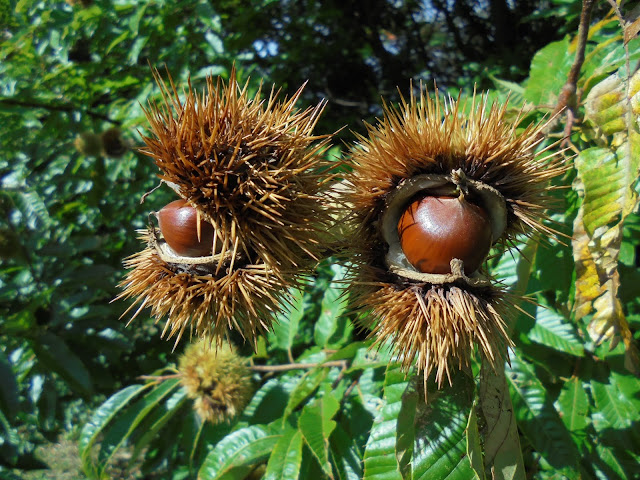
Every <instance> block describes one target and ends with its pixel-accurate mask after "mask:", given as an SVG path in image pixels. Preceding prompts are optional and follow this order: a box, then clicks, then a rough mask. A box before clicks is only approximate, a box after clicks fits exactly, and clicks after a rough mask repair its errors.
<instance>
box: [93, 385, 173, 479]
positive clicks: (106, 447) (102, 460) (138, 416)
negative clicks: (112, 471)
mask: <svg viewBox="0 0 640 480" xmlns="http://www.w3.org/2000/svg"><path fill="white" fill-rule="evenodd" d="M179 385H180V380H179V379H171V380H165V381H163V382H161V383H160V384H158V385H157V386H155V388H153V390H151V391H150V392H149V393H147V394H146V395H145V396H144V397H142V398H140V399H139V400H137V401H136V402H135V403H134V404H133V405H131V406H130V407H129V408H127V409H126V410H124V411H123V412H122V414H121V415H120V416H118V417H117V418H116V419H115V421H114V422H113V423H112V424H111V425H110V426H108V427H107V428H106V429H105V430H104V438H103V439H102V441H101V443H100V452H99V453H98V464H99V466H100V468H102V469H103V470H104V469H105V468H106V466H107V465H108V464H109V462H110V461H111V459H112V458H113V456H114V455H115V453H116V452H117V451H118V449H119V448H120V447H121V446H122V445H123V444H124V443H125V442H126V441H127V440H128V439H129V437H130V436H131V434H132V433H133V431H134V430H135V429H136V427H137V426H138V425H139V424H140V423H141V422H142V421H143V420H144V419H145V418H146V417H147V415H149V413H150V412H151V411H152V410H153V409H154V408H156V406H157V405H158V403H160V402H161V401H162V400H163V399H164V398H165V397H166V396H167V395H169V394H171V392H173V391H174V390H175V389H176V388H178V387H179Z"/></svg>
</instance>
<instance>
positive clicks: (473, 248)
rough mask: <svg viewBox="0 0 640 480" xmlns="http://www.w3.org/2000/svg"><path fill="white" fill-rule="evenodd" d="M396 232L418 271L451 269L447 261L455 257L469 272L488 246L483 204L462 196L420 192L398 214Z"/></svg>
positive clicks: (488, 226)
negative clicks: (428, 194) (421, 194)
mask: <svg viewBox="0 0 640 480" xmlns="http://www.w3.org/2000/svg"><path fill="white" fill-rule="evenodd" d="M398 236H399V237H400V245H401V246H402V251H403V252H404V254H405V256H406V258H407V260H408V261H409V263H411V265H413V266H414V267H415V268H416V269H417V270H418V271H420V272H423V273H434V274H447V273H451V266H450V262H451V260H453V259H454V258H458V259H460V260H462V261H463V262H464V272H465V274H466V275H470V274H471V273H473V272H475V271H476V270H477V269H478V268H480V265H482V262H483V261H484V259H485V258H486V256H487V254H488V253H489V249H490V248H491V242H492V233H491V221H490V219H489V215H488V214H487V212H486V211H485V210H484V208H482V207H480V206H478V205H476V204H474V203H471V202H468V201H467V200H465V199H464V197H463V196H460V197H451V196H421V197H418V198H417V199H414V200H413V201H412V202H411V203H410V204H409V205H408V206H407V208H406V210H405V211H404V213H403V214H402V216H401V217H400V221H399V222H398Z"/></svg>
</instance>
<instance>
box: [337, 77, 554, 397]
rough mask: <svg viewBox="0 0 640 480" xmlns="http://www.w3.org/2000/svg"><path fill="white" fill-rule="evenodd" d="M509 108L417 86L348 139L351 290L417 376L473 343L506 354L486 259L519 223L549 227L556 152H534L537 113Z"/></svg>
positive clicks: (464, 357)
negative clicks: (530, 119) (532, 119)
mask: <svg viewBox="0 0 640 480" xmlns="http://www.w3.org/2000/svg"><path fill="white" fill-rule="evenodd" d="M506 108H507V106H506V104H505V105H498V104H494V105H491V106H490V105H488V102H487V98H486V97H485V96H476V95H475V94H474V96H473V97H471V98H470V99H468V100H464V99H462V98H459V99H457V100H454V99H452V98H450V97H448V98H446V99H442V98H441V97H440V96H439V93H438V91H437V90H436V92H435V95H434V96H433V97H431V96H430V95H429V92H428V91H427V90H426V89H421V91H420V94H419V95H417V96H416V95H412V96H411V97H410V99H409V100H408V101H406V100H402V101H401V103H400V106H399V107H391V106H388V105H385V115H384V118H383V119H382V120H381V121H380V122H379V123H378V124H376V125H368V126H367V129H368V136H367V137H365V136H360V137H359V138H358V143H357V144H356V145H354V146H353V147H352V148H351V151H350V155H349V162H348V163H349V165H350V167H351V172H350V173H349V174H348V175H346V178H345V179H344V182H343V183H342V185H341V187H340V191H339V192H338V195H339V196H340V197H341V204H342V205H345V209H344V210H345V213H344V219H343V222H344V223H345V224H346V225H349V226H350V229H349V232H350V233H349V234H348V238H347V240H346V242H345V245H346V247H345V250H346V253H345V255H346V256H347V257H348V258H349V260H350V262H351V264H352V269H351V271H352V284H351V286H350V287H349V289H350V295H349V300H350V302H351V304H352V307H353V309H354V310H358V311H362V310H367V311H370V312H371V315H362V316H360V318H361V319H362V320H360V322H361V324H362V326H363V327H366V328H368V329H370V331H371V336H373V337H374V338H375V344H377V345H381V344H387V345H390V346H391V347H392V348H393V350H394V351H395V353H396V354H397V355H398V357H399V359H400V360H401V361H402V364H403V367H404V368H405V369H409V368H412V367H413V366H416V367H417V369H418V371H422V372H424V378H425V382H426V381H427V378H428V376H429V375H430V373H431V372H435V380H436V382H437V383H438V385H441V383H442V382H443V380H444V379H445V378H449V380H450V378H451V374H450V369H451V368H452V366H453V365H455V366H457V367H458V368H468V367H469V365H470V363H469V362H470V357H471V355H472V354H473V352H474V349H475V347H476V345H477V346H478V347H479V351H480V354H481V355H483V356H484V357H486V359H487V360H488V361H489V364H491V365H494V366H496V365H498V363H499V362H502V361H503V359H504V358H505V356H506V353H507V350H508V347H509V345H511V340H510V338H509V336H508V334H507V331H508V328H507V324H506V320H505V318H506V317H505V312H506V311H507V310H508V308H509V305H508V301H507V300H506V297H505V293H504V291H503V290H502V288H501V287H500V286H498V285H496V284H495V282H493V281H492V279H491V278H490V277H489V276H488V273H487V272H488V270H487V269H486V268H485V267H484V265H485V260H486V259H487V257H488V256H489V255H490V252H491V249H492V247H493V246H494V245H496V244H500V245H501V247H507V248H508V247H509V246H510V245H512V244H513V240H514V239H515V238H516V236H517V235H519V234H525V235H532V234H533V233H534V232H541V233H545V234H548V235H551V234H553V230H552V229H551V228H550V227H549V226H548V225H547V224H546V221H545V219H546V218H547V217H546V215H545V211H546V209H547V207H548V204H549V201H548V195H547V193H548V188H549V185H548V184H549V181H550V180H551V179H552V178H553V177H555V176H558V175H560V174H562V173H563V172H564V171H565V167H564V163H563V160H562V158H561V157H560V156H559V155H558V154H550V155H547V156H544V155H540V154H539V153H538V154H537V153H536V149H537V148H538V146H540V144H541V143H542V142H543V140H544V136H543V135H542V130H543V129H544V126H545V124H544V123H542V124H532V125H529V126H527V127H525V128H521V127H520V126H519V125H518V124H519V122H520V120H521V119H520V118H518V119H516V121H515V123H509V122H507V120H506V118H505V113H506ZM425 391H426V389H425Z"/></svg>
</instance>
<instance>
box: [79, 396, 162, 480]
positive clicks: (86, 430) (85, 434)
mask: <svg viewBox="0 0 640 480" xmlns="http://www.w3.org/2000/svg"><path fill="white" fill-rule="evenodd" d="M150 386H151V384H148V385H130V386H128V387H126V388H124V389H122V390H120V391H119V392H117V393H115V394H113V395H112V396H111V397H109V399H108V400H107V401H106V402H104V403H103V404H102V405H100V407H98V409H97V410H96V411H95V412H94V413H93V415H92V416H91V419H90V420H89V421H88V422H87V423H86V424H85V425H84V427H83V428H82V432H81V433H80V439H79V440H78V449H79V452H80V458H81V460H82V465H83V470H84V471H85V473H86V474H87V475H89V472H90V471H91V463H90V462H91V459H90V454H91V449H92V448H93V445H94V443H95V442H96V439H97V438H98V436H99V435H100V434H101V433H102V431H103V430H104V428H105V427H106V425H107V424H108V423H109V422H110V421H111V420H112V419H113V418H114V417H115V416H116V414H118V412H119V411H120V410H122V409H123V408H124V407H125V406H126V405H127V404H128V403H129V402H130V401H131V400H132V399H133V398H135V397H136V396H138V395H139V394H140V392H142V391H144V390H146V389H148V388H149V387H150Z"/></svg>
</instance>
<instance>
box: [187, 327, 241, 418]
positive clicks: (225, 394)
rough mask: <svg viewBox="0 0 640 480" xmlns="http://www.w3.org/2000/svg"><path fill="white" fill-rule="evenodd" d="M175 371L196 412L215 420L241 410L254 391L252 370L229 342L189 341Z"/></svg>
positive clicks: (230, 416)
mask: <svg viewBox="0 0 640 480" xmlns="http://www.w3.org/2000/svg"><path fill="white" fill-rule="evenodd" d="M178 371H179V373H180V381H181V383H182V385H183V386H184V388H185V390H186V392H187V396H188V397H189V398H191V399H192V400H194V405H193V408H194V410H195V412H196V413H197V414H198V415H199V416H200V418H202V420H204V421H208V422H211V423H214V424H217V423H222V422H225V421H226V422H228V421H231V420H232V419H233V418H234V417H236V416H237V415H238V414H239V413H241V412H242V410H243V409H244V407H245V406H246V404H247V403H248V401H249V399H250V398H251V394H252V392H253V387H252V380H251V371H250V370H249V368H248V367H247V365H246V363H245V360H244V359H243V358H242V357H240V356H239V355H237V354H236V352H235V351H234V349H233V348H232V347H231V346H230V345H229V344H228V343H225V344H223V345H221V346H219V347H218V348H214V347H213V346H212V345H211V343H210V342H209V341H208V340H207V339H201V340H199V341H198V342H195V343H193V344H191V345H189V346H188V347H187V349H186V350H185V352H184V353H183V354H182V355H181V356H180V359H179V361H178Z"/></svg>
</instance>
